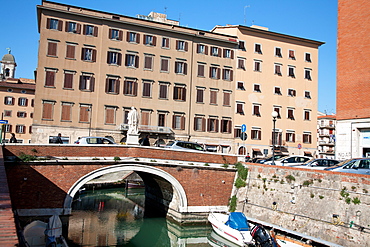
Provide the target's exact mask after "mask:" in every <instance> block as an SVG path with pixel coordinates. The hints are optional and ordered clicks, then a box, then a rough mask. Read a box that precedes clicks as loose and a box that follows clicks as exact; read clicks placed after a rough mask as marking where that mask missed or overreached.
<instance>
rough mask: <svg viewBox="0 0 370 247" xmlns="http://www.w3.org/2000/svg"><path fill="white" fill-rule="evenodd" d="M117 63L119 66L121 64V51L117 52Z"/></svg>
mask: <svg viewBox="0 0 370 247" xmlns="http://www.w3.org/2000/svg"><path fill="white" fill-rule="evenodd" d="M117 64H118V65H119V66H121V64H122V54H121V53H118V58H117Z"/></svg>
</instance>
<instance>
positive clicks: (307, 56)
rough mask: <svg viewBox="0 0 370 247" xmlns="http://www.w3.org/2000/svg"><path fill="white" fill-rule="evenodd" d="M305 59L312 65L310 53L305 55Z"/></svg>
mask: <svg viewBox="0 0 370 247" xmlns="http://www.w3.org/2000/svg"><path fill="white" fill-rule="evenodd" d="M304 57H305V61H306V62H309V63H311V54H310V53H305V55H304Z"/></svg>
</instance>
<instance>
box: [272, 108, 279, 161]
mask: <svg viewBox="0 0 370 247" xmlns="http://www.w3.org/2000/svg"><path fill="white" fill-rule="evenodd" d="M271 116H272V123H273V129H272V165H275V124H276V118H277V116H279V113H277V112H276V111H273V112H272V113H271Z"/></svg>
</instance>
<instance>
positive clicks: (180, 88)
mask: <svg viewBox="0 0 370 247" xmlns="http://www.w3.org/2000/svg"><path fill="white" fill-rule="evenodd" d="M173 99H174V100H178V101H185V100H186V88H185V85H179V84H175V86H174V88H173Z"/></svg>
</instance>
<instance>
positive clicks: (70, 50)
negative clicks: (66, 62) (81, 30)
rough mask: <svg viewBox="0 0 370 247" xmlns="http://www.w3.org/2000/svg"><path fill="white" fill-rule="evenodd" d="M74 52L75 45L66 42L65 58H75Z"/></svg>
mask: <svg viewBox="0 0 370 247" xmlns="http://www.w3.org/2000/svg"><path fill="white" fill-rule="evenodd" d="M75 54H76V45H73V44H68V43H67V49H66V58H68V59H75V58H76V57H75Z"/></svg>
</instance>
